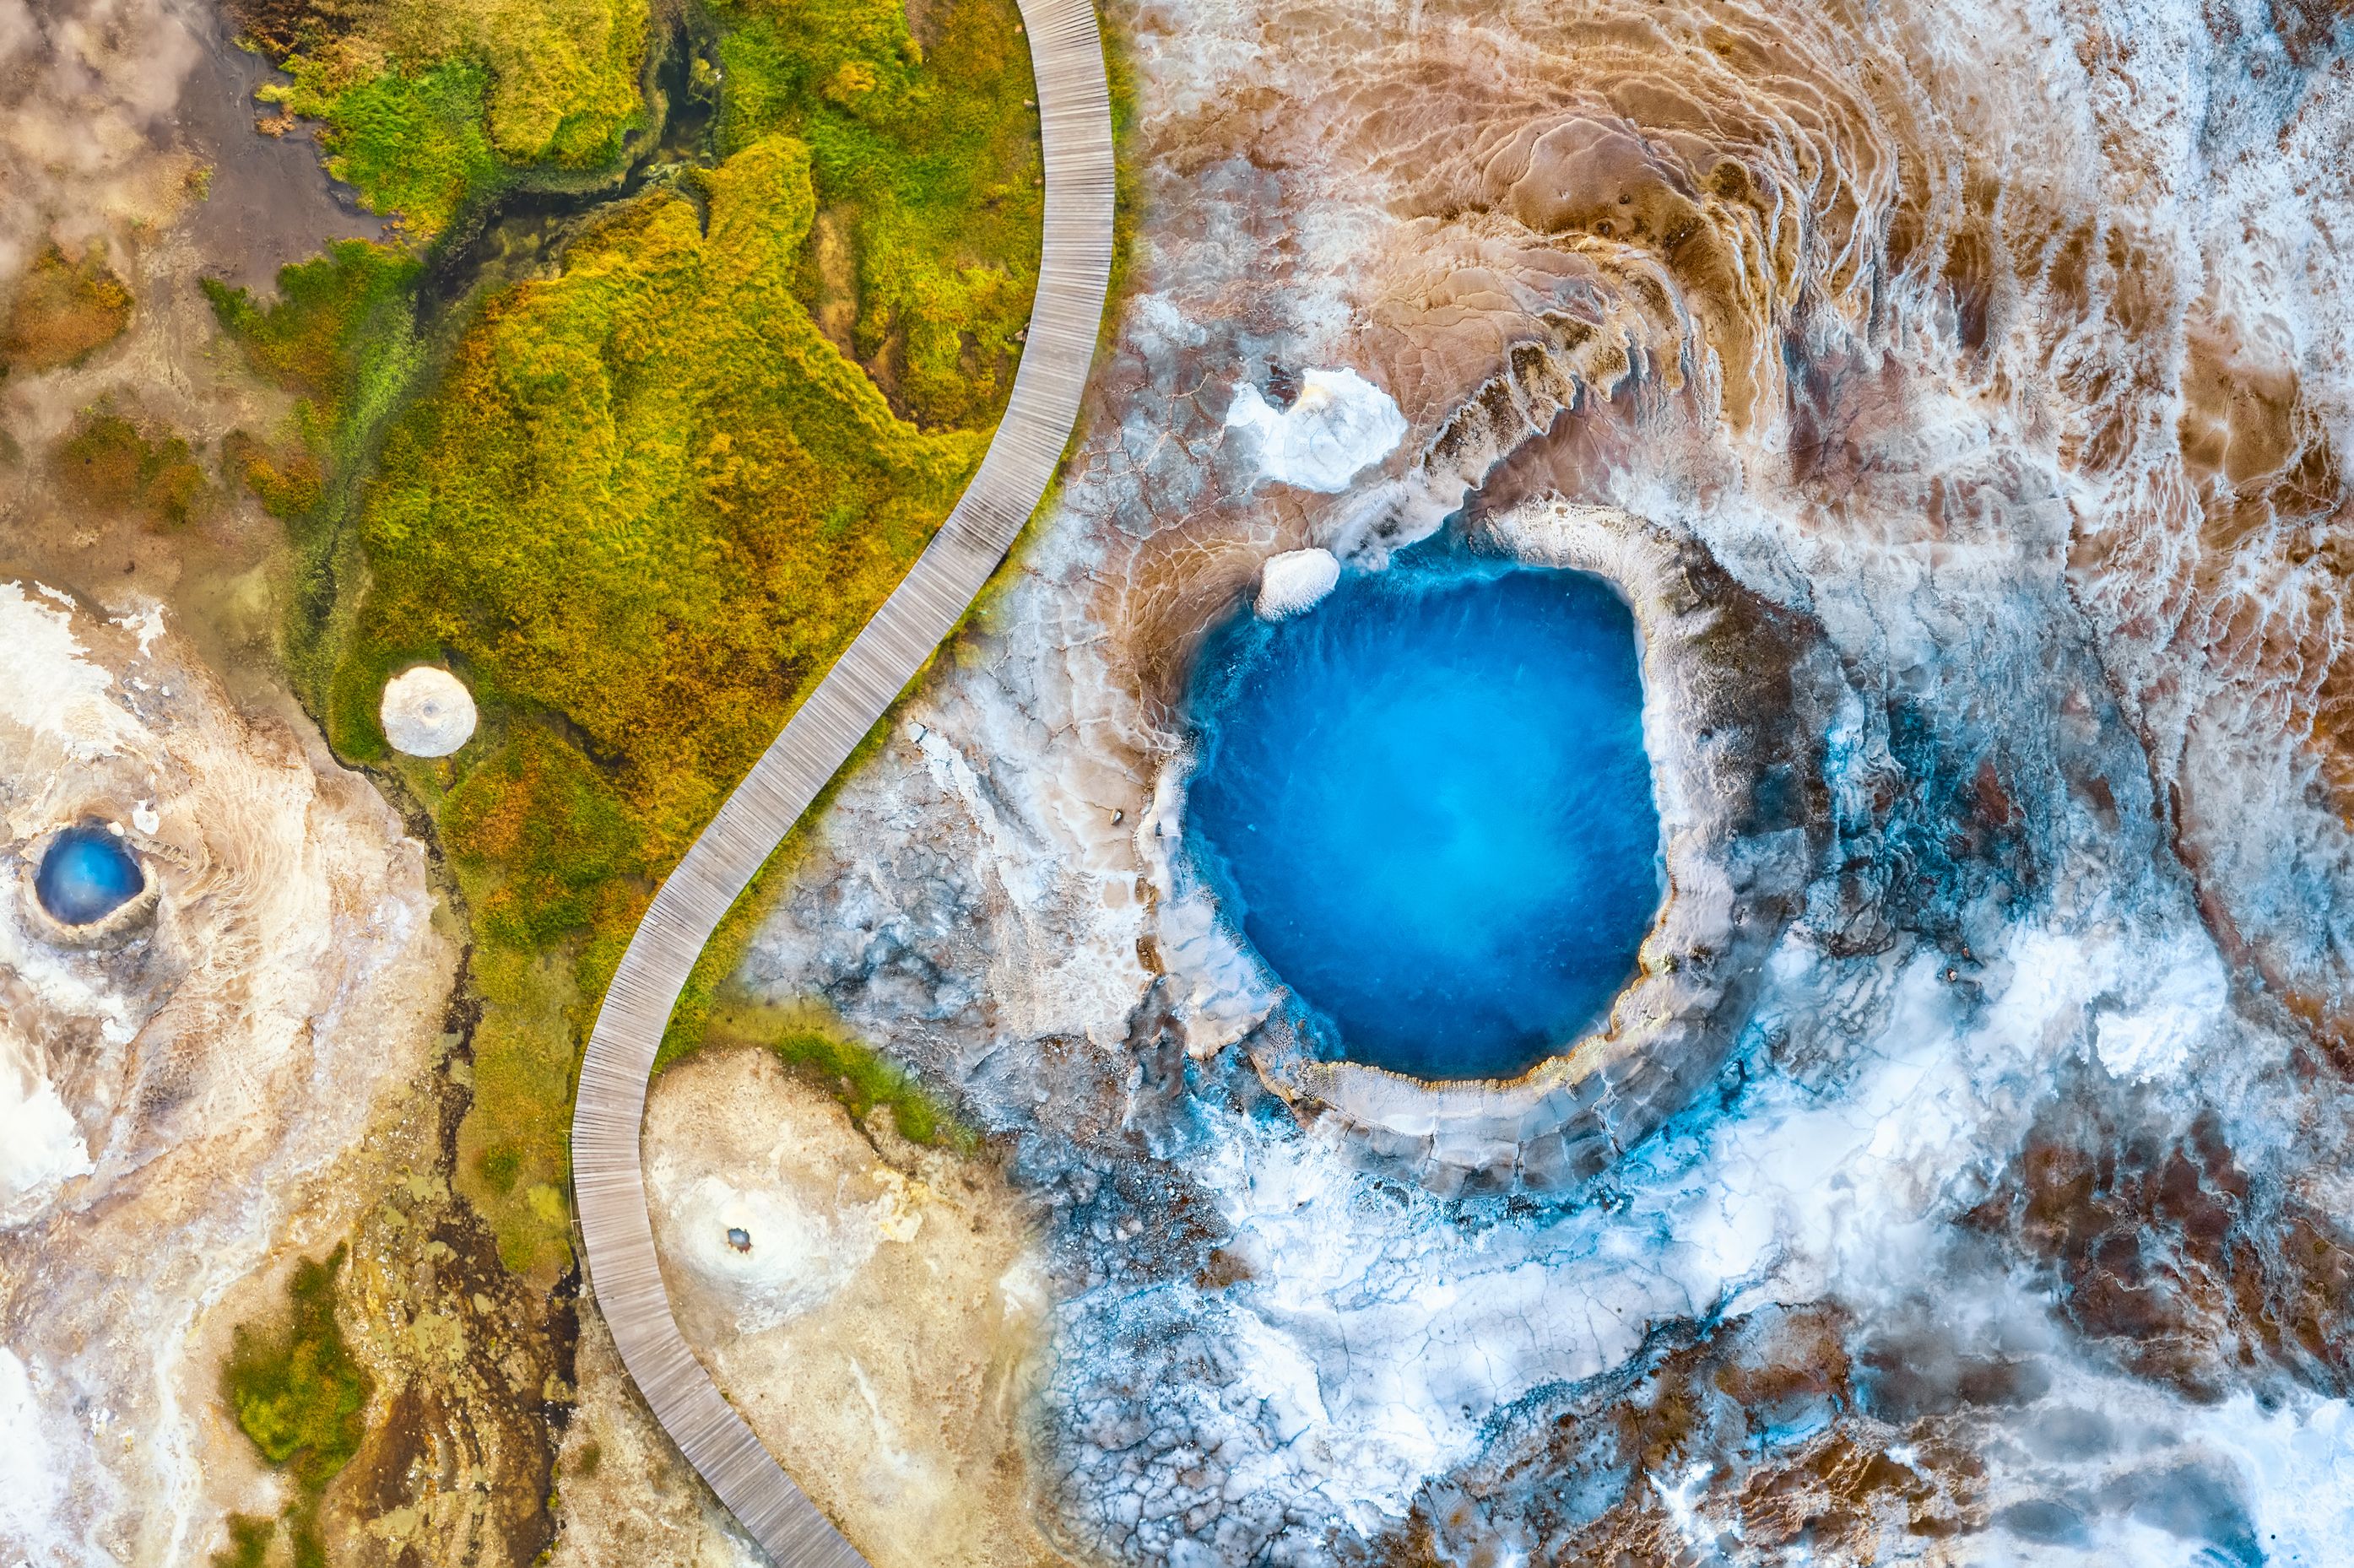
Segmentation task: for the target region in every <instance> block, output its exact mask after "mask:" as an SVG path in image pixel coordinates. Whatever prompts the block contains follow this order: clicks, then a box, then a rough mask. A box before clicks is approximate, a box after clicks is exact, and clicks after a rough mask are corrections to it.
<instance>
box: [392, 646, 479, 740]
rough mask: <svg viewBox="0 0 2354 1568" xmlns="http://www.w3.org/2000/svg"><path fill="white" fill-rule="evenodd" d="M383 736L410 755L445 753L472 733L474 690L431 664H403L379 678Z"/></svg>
mask: <svg viewBox="0 0 2354 1568" xmlns="http://www.w3.org/2000/svg"><path fill="white" fill-rule="evenodd" d="M379 713H380V715H381V717H382V718H383V721H384V737H385V739H387V740H388V741H390V742H392V748H393V749H394V750H395V751H398V752H401V753H403V754H405V755H407V756H409V757H447V756H449V755H450V754H451V752H453V751H455V750H457V749H458V748H459V747H461V746H463V745H465V744H466V741H467V737H469V736H472V734H473V733H474V695H473V694H472V692H469V691H468V690H466V684H465V683H464V682H462V681H461V680H459V679H458V677H457V676H455V675H453V674H451V673H450V672H449V671H447V670H444V669H441V668H440V667H439V666H437V665H432V664H419V666H417V668H415V669H414V670H403V671H402V672H401V673H399V674H398V675H395V676H394V677H393V678H392V679H391V680H389V681H387V682H386V683H384V706H383V707H382V709H380V710H379Z"/></svg>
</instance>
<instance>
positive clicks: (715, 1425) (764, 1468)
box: [572, 0, 1113, 1568]
mask: <svg viewBox="0 0 2354 1568" xmlns="http://www.w3.org/2000/svg"><path fill="white" fill-rule="evenodd" d="M1021 7H1022V18H1023V24H1024V26H1025V27H1026V30H1027V32H1028V35H1029V40H1030V58H1031V63H1032V66H1033V68H1034V71H1035V73H1036V76H1037V80H1038V101H1039V119H1040V123H1041V130H1042V133H1043V136H1044V143H1045V155H1046V201H1045V207H1046V218H1045V241H1044V256H1043V259H1042V262H1041V265H1040V268H1039V278H1038V293H1037V299H1036V302H1035V303H1034V306H1033V307H1032V311H1031V316H1030V330H1029V337H1028V341H1027V343H1026V344H1025V345H1024V347H1023V355H1022V365H1021V368H1020V370H1019V371H1018V372H1017V373H1016V375H1015V377H1014V382H1013V399H1012V401H1011V402H1010V403H1009V404H1008V405H1007V408H1006V410H1005V418H1003V420H1002V421H1001V422H1000V423H999V425H998V427H997V433H996V436H995V437H994V438H993V439H992V440H991V442H990V444H989V451H988V454H987V455H986V456H985V457H984V458H983V459H982V460H981V468H980V470H979V471H977V472H976V473H975V474H974V475H973V480H972V483H971V485H970V487H969V488H968V489H967V490H966V491H965V493H964V495H963V497H962V498H961V499H960V500H959V501H958V503H957V504H956V509H955V510H954V511H953V512H950V513H949V516H948V520H947V521H946V522H945V523H943V524H941V525H940V531H939V533H938V535H935V536H934V537H933V539H932V542H931V544H930V545H929V546H928V547H927V548H926V549H925V551H924V553H923V555H922V556H921V557H919V558H918V559H917V562H916V565H915V567H913V569H911V570H910V571H909V572H908V574H907V578H906V580H905V581H903V582H901V583H900V585H899V587H898V588H897V589H896V591H895V592H893V594H892V595H891V597H890V599H887V600H885V603H884V605H883V608H882V609H879V610H877V611H875V618H874V619H873V620H870V621H868V622H867V623H866V627H865V629H864V630H862V631H861V632H860V633H859V634H858V638H857V640H856V641H854V642H853V643H852V644H851V645H850V648H849V650H848V651H847V652H844V653H843V656H842V658H841V660H840V662H837V663H836V664H835V665H834V666H833V668H832V671H830V672H829V673H827V675H826V677H825V679H824V680H822V681H821V682H820V683H818V686H817V689H816V690H815V691H813V692H811V694H809V696H808V698H807V699H806V700H805V701H804V702H803V703H802V704H801V707H800V709H799V710H798V711H796V712H795V713H794V715H793V716H792V719H791V722H790V723H789V724H787V725H786V726H785V727H784V731H783V733H782V734H780V735H779V736H777V738H776V741H775V743H774V744H773V745H771V746H770V747H769V749H768V751H767V753H766V754H765V755H763V756H762V757H761V758H760V760H759V761H758V763H757V764H755V765H754V767H753V768H752V771H751V772H750V773H749V774H748V776H747V777H746V778H745V779H744V781H743V783H741V784H739V785H737V788H736V792H735V793H734V794H733V795H731V796H729V797H728V799H727V802H726V805H724V806H722V807H721V808H720V810H719V814H718V815H717V816H716V817H714V818H713V819H712V821H711V824H710V826H708V827H706V828H705V829H704V830H703V834H702V836H701V837H700V838H698V839H696V840H695V844H694V847H693V848H691V849H689V850H688V851H687V853H686V855H685V857H684V859H683V860H681V861H680V862H679V863H678V867H677V869H676V870H674V871H673V872H672V873H671V874H670V879H669V880H668V881H666V882H664V883H663V885H662V889H661V891H660V892H659V893H657V894H656V895H655V896H654V901H653V904H652V907H651V908H649V909H648V910H647V911H646V915H645V918H644V920H642V922H641V923H640V924H639V926H638V930H637V934H636V935H635V936H634V937H633V938H631V941H630V947H629V950H628V952H627V953H625V954H624V955H623V956H622V959H621V964H620V969H618V970H617V971H616V972H615V974H614V976H613V983H612V986H611V988H610V990H609V991H607V992H606V993H605V1004H604V1008H603V1011H601V1012H599V1014H598V1015H597V1025H596V1028H595V1029H594V1030H593V1031H592V1032H591V1033H590V1034H589V1037H588V1054H587V1055H586V1057H585V1058H584V1059H583V1060H582V1062H581V1065H580V1090H579V1096H578V1104H577V1106H576V1107H575V1109H574V1112H573V1117H572V1185H573V1193H574V1199H575V1202H577V1203H578V1213H579V1216H580V1235H581V1242H582V1245H583V1249H584V1251H585V1253H586V1255H587V1260H588V1277H589V1282H590V1285H591V1287H592V1288H593V1290H594V1293H595V1298H596V1302H597V1307H598V1309H599V1310H600V1311H601V1312H603V1313H604V1315H605V1320H606V1322H607V1323H609V1324H610V1325H611V1327H612V1330H613V1340H614V1342H615V1344H617V1345H618V1346H619V1347H620V1352H621V1360H622V1361H623V1363H624V1364H625V1365H627V1366H628V1368H629V1369H630V1376H631V1379H633V1380H634V1381H635V1382H636V1383H637V1385H638V1390H639V1392H640V1393H642V1394H643V1395H644V1396H645V1400H646V1403H647V1404H649V1405H650V1406H652V1409H653V1414H654V1418H655V1419H656V1420H658V1421H660V1422H661V1423H662V1424H663V1428H664V1430H666V1431H668V1432H669V1434H670V1435H671V1437H672V1438H673V1440H674V1441H675V1442H676V1443H677V1444H678V1446H679V1449H680V1451H681V1452H683V1453H684V1454H685V1456H686V1457H687V1458H688V1460H689V1461H690V1462H691V1463H693V1465H694V1466H695V1468H696V1469H697V1470H699V1471H701V1472H702V1474H703V1478H704V1479H705V1480H706V1481H709V1482H710V1483H711V1488H712V1490H714V1491H716V1492H717V1493H718V1494H719V1498H720V1500H721V1501H722V1502H724V1503H726V1505H727V1507H728V1508H729V1509H730V1510H733V1511H734V1513H735V1515H736V1517H737V1520H740V1521H741V1522H742V1524H743V1526H744V1528H745V1529H746V1530H748V1531H750V1532H751V1534H752V1536H753V1538H754V1539H755V1540H757V1541H758V1542H759V1543H760V1545H761V1546H762V1547H763V1548H764V1549H766V1551H767V1552H768V1554H769V1557H770V1559H771V1560H773V1561H774V1562H775V1563H777V1564H778V1565H779V1568H837V1565H839V1568H855V1565H863V1563H864V1559H863V1558H861V1557H860V1556H859V1554H858V1552H857V1550H856V1549H855V1548H854V1547H853V1546H852V1545H851V1544H850V1543H849V1542H847V1541H845V1540H843V1537H842V1535H841V1534H840V1533H839V1532H838V1531H836V1530H835V1529H834V1527H833V1526H832V1524H831V1523H830V1522H829V1521H828V1520H826V1518H825V1516H824V1515H823V1514H822V1513H820V1512H819V1511H818V1510H817V1508H816V1506H815V1505H814V1504H812V1503H811V1501H810V1500H809V1499H808V1498H807V1497H805V1496H804V1495H802V1492H801V1489H800V1488H799V1487H797V1486H795V1485H794V1484H793V1482H792V1479H791V1478H790V1477H788V1476H787V1475H786V1474H785V1473H784V1471H783V1470H782V1469H781V1468H779V1467H778V1464H777V1462H776V1460H775V1459H774V1458H773V1457H770V1456H769V1451H768V1450H767V1449H766V1448H763V1447H762V1446H760V1441H759V1439H758V1437H756V1436H753V1434H752V1429H751V1428H750V1427H749V1426H748V1425H745V1423H744V1420H743V1418H742V1417H741V1416H739V1415H737V1414H736V1412H735V1410H734V1408H733V1407H731V1406H730V1405H729V1404H728V1403H727V1401H726V1397H725V1396H724V1395H723V1394H721V1393H720V1392H719V1389H718V1387H717V1386H716V1384H715V1383H713V1382H712V1381H711V1377H710V1374H709V1373H707V1372H705V1371H704V1369H703V1365H702V1363H701V1362H699V1361H696V1360H695V1355H694V1352H693V1351H689V1350H688V1349H687V1346H686V1341H685V1340H683V1339H682V1338H680V1337H679V1331H678V1324H677V1321H676V1320H675V1319H673V1317H672V1316H671V1308H670V1297H669V1295H668V1294H667V1293H666V1292H665V1291H664V1290H663V1280H662V1272H661V1269H660V1268H659V1267H658V1266H657V1265H656V1263H655V1260H654V1237H653V1227H652V1221H651V1220H650V1219H649V1217H648V1215H647V1212H646V1189H645V1171H644V1168H643V1166H642V1162H641V1159H640V1145H639V1131H640V1126H641V1124H642V1122H643V1120H644V1118H645V1107H646V1080H647V1078H648V1077H649V1075H651V1074H652V1071H653V1061H654V1052H655V1049H656V1048H657V1047H658V1046H659V1045H660V1044H661V1043H662V1037H663V1027H664V1026H665V1025H666V1024H667V1023H668V1022H669V1020H670V1014H671V1009H672V1008H673V1006H674V1005H676V1003H677V1001H678V994H679V991H680V990H681V988H682V987H684V985H685V983H686V978H687V972H688V971H689V970H690V969H693V968H694V967H695V959H696V958H697V957H699V956H700V955H701V953H702V951H703V947H704V944H705V942H706V941H708V940H709V939H710V937H711V933H712V931H713V930H714V929H715V928H716V927H717V926H718V924H719V919H720V916H723V915H725V914H726V912H727V908H728V906H729V905H731V904H733V903H734V902H735V901H736V897H737V895H738V894H740V893H742V892H743V891H744V888H745V885H747V884H748V883H749V882H750V881H751V879H752V875H753V874H754V873H755V872H757V871H758V870H759V868H760V865H761V863H763V862H764V861H766V860H767V859H768V858H769V853H770V852H771V851H772V850H774V849H775V848H776V847H777V845H778V843H779V842H781V841H782V840H783V838H784V836H785V834H786V832H788V831H790V829H791V827H792V825H793V823H794V821H795V820H796V819H797V818H799V817H800V816H801V812H802V811H803V810H805V809H806V808H807V807H808V805H809V803H810V801H811V800H812V799H814V798H815V797H816V795H817V792H818V791H819V790H820V789H822V788H824V786H825V783H826V780H828V779H831V778H832V776H833V773H834V770H835V769H836V768H840V767H841V766H842V764H843V759H844V758H847V757H848V756H849V755H850V752H851V748H852V747H855V746H856V745H857V744H858V742H859V740H860V739H861V738H862V737H863V736H864V735H865V734H866V732H867V731H868V730H869V729H871V728H873V727H874V726H875V721H876V720H878V719H880V718H881V717H882V716H883V712H884V710H885V708H886V707H887V706H889V705H890V703H891V701H892V700H893V699H894V698H895V697H896V696H897V695H898V694H899V692H900V690H901V689H902V688H903V687H905V686H906V685H907V682H908V681H909V680H911V679H912V678H914V676H915V673H916V672H917V669H918V668H920V667H921V666H922V664H923V662H924V661H925V660H926V659H927V658H928V657H929V656H930V655H931V652H932V650H933V649H934V648H935V647H937V646H938V643H939V641H940V640H941V639H942V638H944V637H946V636H947V635H948V634H949V632H950V631H951V630H954V629H955V626H956V623H957V621H958V620H959V619H960V618H961V617H962V616H963V614H964V612H965V609H966V607H967V606H969V605H970V603H971V602H972V599H973V597H974V596H975V595H976V594H978V593H979V592H980V591H981V586H982V585H983V584H984V583H986V582H987V581H988V580H989V577H990V575H991V573H992V572H993V571H995V570H996V568H997V565H998V563H999V562H1000V561H1001V560H1002V559H1003V558H1004V556H1005V552H1006V551H1007V550H1008V549H1010V548H1012V547H1013V539H1014V536H1015V535H1017V534H1019V533H1020V532H1021V530H1022V525H1023V523H1025V522H1026V521H1028V519H1029V516H1030V514H1031V513H1032V512H1033V511H1034V510H1036V508H1037V505H1038V502H1039V499H1040V497H1041V496H1043V495H1044V493H1045V489H1046V485H1047V484H1048V482H1050V481H1051V480H1052V479H1053V478H1054V475H1055V470H1056V469H1057V468H1058V467H1059V466H1060V464H1061V462H1062V456H1063V449H1064V447H1065V445H1066V443H1067V442H1068V441H1069V440H1070V435H1071V429H1072V425H1073V423H1074V422H1075V421H1076V418H1078V410H1079V398H1080V395H1081V394H1082V393H1083V392H1084V391H1085V390H1086V387H1087V368H1088V365H1089V363H1090V361H1091V360H1092V359H1093V358H1094V355H1095V347H1096V334H1097V328H1098V326H1099V325H1100V324H1101V322H1102V319H1103V308H1104V293H1105V290H1106V288H1107V287H1108V281H1109V279H1110V274H1111V253H1112V178H1113V176H1112V145H1111V101H1110V95H1109V93H1108V90H1107V88H1106V83H1105V78H1104V58H1103V41H1102V38H1101V37H1100V35H1099V34H1098V32H1097V26H1096V13H1095V8H1094V5H1093V3H1092V0H1021Z"/></svg>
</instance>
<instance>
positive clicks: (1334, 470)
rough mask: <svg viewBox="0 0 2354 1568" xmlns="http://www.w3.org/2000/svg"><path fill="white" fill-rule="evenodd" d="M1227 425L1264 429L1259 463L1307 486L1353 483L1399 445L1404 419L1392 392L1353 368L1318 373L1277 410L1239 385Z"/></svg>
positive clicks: (1281, 478)
mask: <svg viewBox="0 0 2354 1568" xmlns="http://www.w3.org/2000/svg"><path fill="white" fill-rule="evenodd" d="M1226 428H1227V429H1238V428H1239V429H1252V430H1256V431H1257V432H1258V439H1259V450H1258V466H1259V471H1260V473H1262V474H1264V475H1265V476H1266V477H1267V478H1268V479H1272V480H1276V481H1278V482H1281V483H1284V484H1296V485H1298V486H1299V487H1300V488H1301V489H1302V490H1321V491H1324V492H1327V493H1331V492H1337V491H1342V490H1346V489H1348V488H1349V481H1350V480H1351V479H1352V478H1354V477H1355V475H1356V472H1357V471H1358V470H1359V469H1362V468H1363V467H1364V466H1365V465H1366V464H1368V463H1376V462H1379V461H1382V459H1384V458H1385V457H1387V456H1389V455H1390V453H1391V452H1393V451H1394V450H1397V444H1398V442H1399V441H1400V440H1404V439H1405V415H1403V414H1401V413H1399V412H1398V406H1397V402H1396V400H1395V399H1394V398H1393V397H1391V396H1390V395H1389V394H1388V393H1386V392H1384V391H1383V390H1382V389H1381V388H1380V387H1376V386H1374V385H1373V383H1372V382H1370V381H1368V380H1366V379H1365V378H1364V377H1363V376H1360V375H1358V374H1357V373H1356V372H1355V371H1353V370H1311V371H1310V372H1308V374H1307V375H1306V376H1302V377H1301V378H1300V387H1299V397H1296V398H1294V399H1292V404H1291V407H1290V408H1282V409H1278V408H1276V407H1275V406H1274V405H1273V404H1271V403H1269V402H1268V401H1267V399H1266V398H1265V397H1260V396H1259V391H1258V388H1257V387H1254V386H1252V385H1251V384H1250V383H1249V382H1247V381H1245V382H1240V383H1237V384H1236V386H1235V400H1234V401H1233V402H1232V403H1231V404H1229V405H1227V407H1226Z"/></svg>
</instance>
